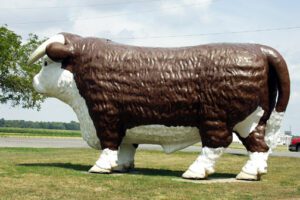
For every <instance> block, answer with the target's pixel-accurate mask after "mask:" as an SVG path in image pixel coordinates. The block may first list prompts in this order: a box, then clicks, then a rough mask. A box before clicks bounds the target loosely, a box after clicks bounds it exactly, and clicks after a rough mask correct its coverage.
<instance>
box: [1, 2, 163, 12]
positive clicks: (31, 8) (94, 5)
mask: <svg viewBox="0 0 300 200" xmlns="http://www.w3.org/2000/svg"><path fill="white" fill-rule="evenodd" d="M156 1H162V0H139V1H126V2H124V1H123V2H114V3H97V4H84V5H67V6H66V5H65V6H40V7H6V8H5V7H2V8H1V7H0V9H1V10H4V9H17V10H34V9H43V8H47V9H48V8H54V9H56V8H78V7H79V8H83V7H97V6H115V5H123V4H133V3H145V2H146V3H147V2H156Z"/></svg>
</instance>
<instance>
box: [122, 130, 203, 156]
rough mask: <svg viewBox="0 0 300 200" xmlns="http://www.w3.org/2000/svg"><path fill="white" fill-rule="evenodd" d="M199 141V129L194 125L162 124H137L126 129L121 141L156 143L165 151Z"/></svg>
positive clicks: (170, 151) (171, 150)
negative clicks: (170, 125) (167, 125)
mask: <svg viewBox="0 0 300 200" xmlns="http://www.w3.org/2000/svg"><path fill="white" fill-rule="evenodd" d="M197 142H200V134H199V130H198V129H197V128H194V127H182V126H180V127H166V126H163V125H147V126H138V127H135V128H131V129H128V130H127V132H126V136H125V137H124V139H123V143H129V144H158V145H161V146H162V148H163V149H164V151H165V152H166V153H172V152H174V151H177V150H180V149H183V148H185V147H188V146H190V145H193V144H195V143H197Z"/></svg>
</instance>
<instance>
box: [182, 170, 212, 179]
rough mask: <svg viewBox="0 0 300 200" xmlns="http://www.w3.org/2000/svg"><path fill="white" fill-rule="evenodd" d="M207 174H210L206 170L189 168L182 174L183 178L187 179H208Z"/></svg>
mask: <svg viewBox="0 0 300 200" xmlns="http://www.w3.org/2000/svg"><path fill="white" fill-rule="evenodd" d="M207 176H208V174H207V173H205V170H203V172H194V171H192V170H190V169H188V170H186V171H185V172H184V173H183V174H182V178H185V179H206V178H207Z"/></svg>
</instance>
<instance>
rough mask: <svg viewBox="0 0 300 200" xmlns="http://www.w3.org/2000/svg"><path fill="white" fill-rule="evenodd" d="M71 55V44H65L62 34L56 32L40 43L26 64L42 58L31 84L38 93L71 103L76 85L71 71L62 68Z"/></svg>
mask: <svg viewBox="0 0 300 200" xmlns="http://www.w3.org/2000/svg"><path fill="white" fill-rule="evenodd" d="M72 55H73V48H72V45H71V44H66V39H65V36H64V35H63V34H58V35H55V36H53V37H51V38H50V39H48V40H47V41H45V42H44V43H43V44H41V45H40V46H39V47H38V48H37V49H36V50H35V51H34V52H33V53H32V54H31V55H30V57H29V60H28V64H32V63H34V62H36V61H37V60H38V59H40V58H43V59H44V62H43V66H42V69H41V71H40V72H39V73H38V74H37V75H36V76H35V77H34V80H33V86H34V88H35V90H36V91H37V92H39V93H43V94H45V95H46V96H51V97H56V98H58V99H60V100H62V101H64V102H66V103H67V104H71V103H72V102H70V101H72V99H71V98H72V96H74V94H72V93H74V92H75V93H77V87H76V84H75V81H74V78H73V74H72V73H71V71H69V70H66V69H64V68H63V64H62V63H63V62H65V61H66V59H68V58H70V57H71V56H72Z"/></svg>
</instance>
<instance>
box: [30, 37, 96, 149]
mask: <svg viewBox="0 0 300 200" xmlns="http://www.w3.org/2000/svg"><path fill="white" fill-rule="evenodd" d="M74 38H75V39H78V38H79V36H76V35H72V34H58V35H56V36H54V37H51V38H50V39H48V40H47V41H45V42H44V43H43V44H41V45H40V46H39V47H38V48H37V49H36V50H35V51H34V52H33V53H32V54H31V56H30V57H29V60H28V64H32V63H34V62H36V61H37V60H38V59H40V58H43V59H44V62H43V66H42V69H41V71H40V72H39V73H38V74H37V75H36V76H35V77H34V79H33V86H34V88H35V90H36V91H37V92H39V93H43V94H45V95H46V96H51V97H56V98H58V99H60V100H62V101H63V102H65V103H67V104H68V105H70V106H71V107H72V108H73V109H74V111H75V113H76V115H77V117H78V120H79V121H80V128H81V133H82V136H83V139H84V140H85V141H87V143H88V144H89V145H90V146H91V147H93V148H96V149H99V148H100V141H99V139H98V137H97V135H96V130H95V127H94V125H93V122H92V120H91V118H90V115H89V113H88V109H87V106H86V103H85V100H84V99H83V98H82V97H81V96H80V94H79V91H78V89H77V86H76V83H75V80H74V76H73V73H72V72H71V71H72V68H70V67H69V66H70V65H69V60H72V57H74V54H73V46H72V45H73V44H72V42H71V41H70V40H73V39H74ZM77 67H79V66H77Z"/></svg>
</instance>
